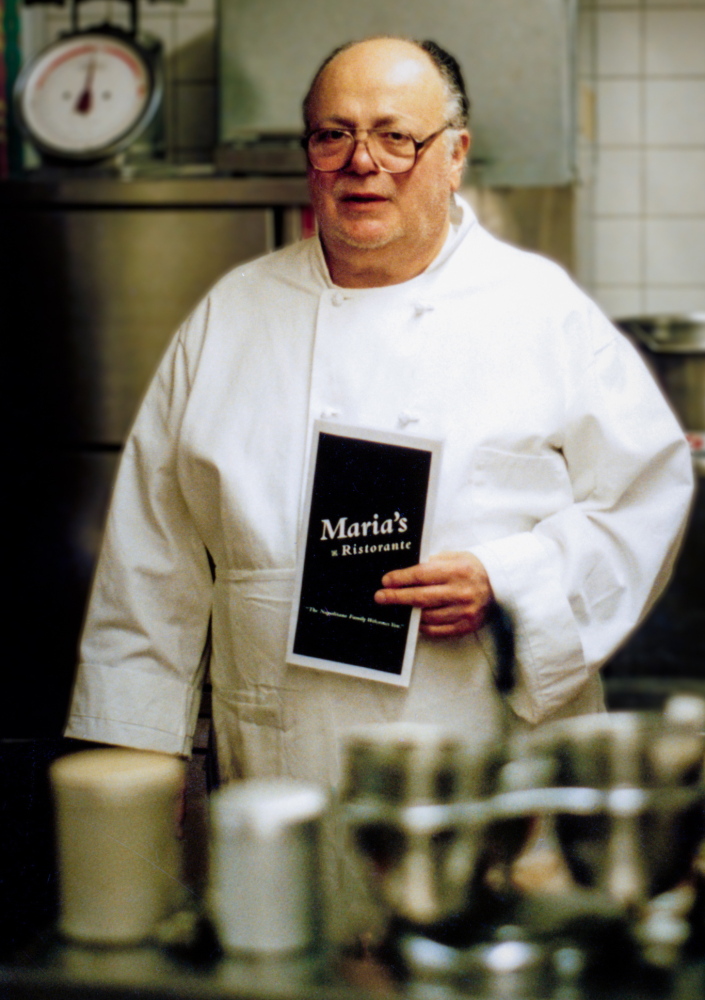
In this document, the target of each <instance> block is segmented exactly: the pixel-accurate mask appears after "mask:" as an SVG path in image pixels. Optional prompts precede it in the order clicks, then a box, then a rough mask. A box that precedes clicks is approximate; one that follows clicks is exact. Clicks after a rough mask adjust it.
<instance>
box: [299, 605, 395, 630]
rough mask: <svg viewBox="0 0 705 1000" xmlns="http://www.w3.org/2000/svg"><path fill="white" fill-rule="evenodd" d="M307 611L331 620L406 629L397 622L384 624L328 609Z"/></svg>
mask: <svg viewBox="0 0 705 1000" xmlns="http://www.w3.org/2000/svg"><path fill="white" fill-rule="evenodd" d="M306 610H307V611H308V612H310V613H311V614H312V615H325V616H327V617H329V618H347V619H348V621H351V622H361V623H362V624H363V625H384V627H385V628H404V626H403V625H399V624H398V623H397V622H383V621H380V620H379V618H369V617H367V616H366V615H347V614H345V612H343V611H329V609H328V608H312V607H310V606H307V607H306Z"/></svg>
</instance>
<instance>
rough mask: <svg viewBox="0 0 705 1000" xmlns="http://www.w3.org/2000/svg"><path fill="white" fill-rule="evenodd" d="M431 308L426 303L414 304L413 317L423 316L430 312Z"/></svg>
mask: <svg viewBox="0 0 705 1000" xmlns="http://www.w3.org/2000/svg"><path fill="white" fill-rule="evenodd" d="M432 309H433V306H432V305H430V304H429V303H428V302H414V316H416V317H419V316H423V314H424V313H425V312H431V310H432Z"/></svg>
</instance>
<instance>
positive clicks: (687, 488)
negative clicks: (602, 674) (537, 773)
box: [472, 305, 693, 723]
mask: <svg viewBox="0 0 705 1000" xmlns="http://www.w3.org/2000/svg"><path fill="white" fill-rule="evenodd" d="M582 320H583V322H584V323H585V324H587V327H588V329H587V331H585V330H583V331H582V332H583V333H586V332H587V333H588V334H589V336H588V337H587V340H588V341H589V342H590V343H591V344H592V345H593V346H592V351H591V356H590V357H589V359H588V360H587V363H586V362H585V359H584V358H583V360H582V361H581V362H580V368H581V369H582V370H580V371H579V370H578V364H577V363H575V367H574V370H573V373H572V374H573V377H572V378H569V379H568V382H569V383H570V386H571V388H570V389H568V390H567V391H566V393H565V397H566V399H567V400H568V403H567V414H566V429H565V437H564V440H563V442H562V449H561V450H562V452H563V458H564V460H565V463H566V466H567V469H568V472H569V475H570V480H571V485H572V491H573V503H572V504H569V505H568V506H566V507H564V508H563V509H561V510H559V511H557V512H555V513H554V514H552V515H551V516H549V517H547V518H545V519H544V520H541V521H539V522H538V523H537V524H536V525H535V527H534V528H533V530H531V531H526V532H521V533H518V534H512V535H510V536H509V537H505V538H500V539H496V540H492V541H489V542H483V543H481V544H479V545H476V546H474V547H473V548H472V552H473V553H474V554H475V555H476V556H477V557H478V558H479V559H480V560H481V561H482V563H483V564H484V566H485V568H486V570H487V572H488V575H489V577H490V581H491V584H492V587H493V590H494V593H495V597H496V599H497V601H498V602H499V603H500V604H501V605H503V606H504V607H506V608H507V609H508V610H509V612H510V614H511V615H512V617H513V620H514V626H515V632H516V635H515V642H516V653H517V667H518V676H517V683H516V686H515V688H514V691H513V693H512V694H511V695H510V697H509V701H510V704H511V705H512V707H513V709H514V711H515V712H516V713H517V714H518V715H519V716H521V717H522V718H524V719H526V720H527V721H528V722H530V723H538V722H540V721H542V720H543V719H546V718H548V717H550V716H551V715H554V714H555V713H561V712H562V711H563V710H567V711H569V710H570V702H571V701H572V700H573V699H574V698H575V697H576V696H577V695H578V694H579V693H580V692H581V689H583V687H584V685H585V684H586V682H587V681H588V680H589V678H590V677H591V676H592V675H593V674H595V673H596V672H597V670H598V669H599V668H600V667H601V666H602V665H603V664H604V662H605V661H606V660H607V659H608V658H609V657H610V656H611V655H612V654H613V653H614V651H615V650H616V649H617V648H618V646H619V645H620V644H621V643H622V642H623V641H625V639H626V638H627V637H628V636H629V635H630V634H631V632H632V631H633V630H634V629H635V628H636V627H637V626H638V625H639V623H640V622H641V621H642V620H643V619H644V617H645V615H646V614H647V613H648V611H649V609H650V608H651V607H652V605H653V603H654V601H655V600H656V599H657V597H658V596H659V594H660V593H661V592H662V590H663V589H664V587H665V585H666V583H667V582H668V579H669V577H670V574H671V572H672V569H673V565H674V562H675V558H676V555H677V552H678V549H679V546H680V543H681V541H682V537H683V533H684V531H685V526H686V523H687V516H688V512H689V509H690V504H691V501H692V492H693V470H692V460H691V457H690V451H689V448H688V444H687V441H686V440H685V438H684V435H683V433H682V431H681V429H680V427H679V426H678V423H677V421H676V419H675V417H674V416H673V414H672V412H671V410H670V407H669V406H668V404H667V403H666V401H665V400H664V398H663V396H662V394H661V392H660V390H659V389H658V388H657V386H656V384H655V383H654V380H653V378H652V376H651V375H650V373H649V372H648V370H647V368H646V366H645V365H644V363H643V362H642V360H641V358H640V357H639V356H638V353H637V352H636V350H635V349H634V348H633V347H632V345H631V344H630V343H629V342H628V341H627V339H626V338H625V337H623V336H622V335H621V334H619V333H618V332H617V331H616V330H614V328H613V327H612V326H611V324H609V323H608V321H607V320H606V319H605V318H604V317H603V316H602V314H601V313H600V312H599V311H598V310H597V309H596V307H593V306H592V305H590V306H589V307H588V308H587V310H586V312H585V313H584V314H583V317H582Z"/></svg>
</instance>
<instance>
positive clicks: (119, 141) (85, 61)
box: [14, 0, 163, 164]
mask: <svg viewBox="0 0 705 1000" xmlns="http://www.w3.org/2000/svg"><path fill="white" fill-rule="evenodd" d="M81 2H82V0H71V30H70V31H69V32H67V33H66V34H65V35H63V36H62V37H60V38H59V39H58V40H57V41H55V42H53V43H52V44H51V45H49V46H48V47H47V48H45V49H44V50H43V51H42V52H40V53H39V54H38V55H37V56H35V57H34V59H32V60H30V61H29V62H28V64H27V65H26V66H25V67H24V69H23V70H22V72H21V73H20V75H19V77H18V79H17V84H16V87H15V95H14V99H15V109H16V113H17V118H18V120H19V122H20V126H21V127H22V129H23V131H24V132H25V134H26V136H27V138H28V139H29V141H30V142H31V143H32V144H33V145H34V146H35V147H36V149H37V150H38V151H39V153H40V155H41V156H42V158H43V160H44V161H45V162H50V163H57V162H59V163H66V164H71V163H74V164H76V163H83V164H88V163H96V162H101V161H105V160H109V159H111V158H113V157H115V156H116V155H117V154H118V153H121V152H123V151H124V150H126V149H127V148H128V147H130V146H132V145H133V144H134V143H136V141H137V140H138V139H140V137H142V139H143V141H144V140H145V138H146V135H147V130H148V129H149V126H150V125H152V124H153V123H155V118H156V116H157V112H158V111H159V110H160V108H161V104H162V96H163V86H162V49H161V43H160V42H159V41H158V40H157V39H155V38H152V37H150V36H147V35H143V34H139V35H138V32H137V3H138V0H126V2H127V3H128V4H129V6H130V14H131V16H130V28H129V30H125V29H123V28H119V27H117V26H115V25H112V24H109V23H103V24H100V25H96V26H93V27H89V28H85V29H79V27H78V15H77V7H78V4H79V3H81ZM151 131H155V130H154V129H152V130H151ZM151 152H152V154H154V153H155V152H157V150H156V149H152V150H151Z"/></svg>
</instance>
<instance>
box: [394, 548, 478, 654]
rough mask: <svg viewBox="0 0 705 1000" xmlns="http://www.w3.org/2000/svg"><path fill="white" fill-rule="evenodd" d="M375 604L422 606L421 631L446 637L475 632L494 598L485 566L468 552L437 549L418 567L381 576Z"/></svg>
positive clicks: (431, 636) (437, 636) (434, 636)
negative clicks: (436, 552) (438, 551)
mask: <svg viewBox="0 0 705 1000" xmlns="http://www.w3.org/2000/svg"><path fill="white" fill-rule="evenodd" d="M382 587H383V588H384V589H383V590H378V591H377V593H376V594H375V601H376V602H377V603H378V604H409V605H411V606H412V607H415V608H421V609H422V612H421V632H422V633H423V634H424V635H426V636H429V637H430V638H447V637H451V636H459V635H467V634H468V633H469V632H476V631H477V629H479V628H481V627H482V625H483V624H484V621H485V618H486V615H487V610H488V608H489V606H490V604H491V603H492V601H493V599H494V595H493V593H492V587H491V586H490V581H489V579H488V577H487V573H486V572H485V567H484V566H483V565H482V563H481V562H480V560H479V559H477V558H476V557H475V556H473V555H471V554H470V553H469V552H440V553H439V554H438V555H435V556H431V558H430V559H429V560H428V561H427V562H425V563H420V564H419V565H418V566H409V567H407V568H406V569H395V570H393V571H392V572H391V573H387V574H385V576H383V577H382Z"/></svg>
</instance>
